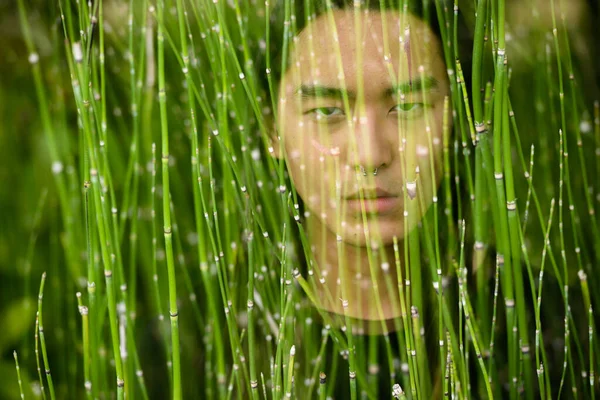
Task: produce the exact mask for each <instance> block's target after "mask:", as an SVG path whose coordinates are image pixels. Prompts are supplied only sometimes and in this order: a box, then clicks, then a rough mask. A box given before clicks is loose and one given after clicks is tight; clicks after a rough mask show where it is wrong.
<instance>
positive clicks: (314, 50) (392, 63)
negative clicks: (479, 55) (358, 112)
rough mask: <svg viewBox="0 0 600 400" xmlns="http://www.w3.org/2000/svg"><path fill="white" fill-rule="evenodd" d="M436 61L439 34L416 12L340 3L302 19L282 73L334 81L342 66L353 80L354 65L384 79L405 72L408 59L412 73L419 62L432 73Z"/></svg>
mask: <svg viewBox="0 0 600 400" xmlns="http://www.w3.org/2000/svg"><path fill="white" fill-rule="evenodd" d="M440 61H441V62H442V63H443V58H442V56H441V53H440V46H439V40H438V39H437V37H436V35H435V33H434V32H433V31H432V30H431V28H430V27H429V26H428V25H427V23H426V22H424V21H423V20H421V19H419V18H418V17H415V16H413V15H411V14H408V13H407V14H405V15H404V14H402V13H401V12H398V11H393V10H388V11H384V12H383V13H381V12H379V11H377V10H360V11H358V12H355V11H354V10H352V9H344V10H334V11H332V12H331V14H328V13H324V14H322V15H320V16H319V17H318V18H316V19H315V20H314V21H312V22H309V23H308V24H307V25H306V27H305V28H304V29H303V30H302V32H300V34H299V35H298V36H297V37H296V38H295V39H294V42H293V44H292V47H291V53H290V63H291V64H290V68H289V69H288V71H287V73H286V75H290V74H293V75H295V76H296V79H297V78H299V79H300V80H307V79H311V80H316V81H319V82H321V83H334V82H338V81H339V78H340V76H341V75H340V72H342V71H343V75H344V76H345V78H347V79H348V80H349V81H348V82H346V83H347V85H348V86H352V81H353V77H356V75H357V74H358V72H359V71H363V72H364V73H365V74H367V73H368V74H369V78H370V79H371V78H376V77H379V75H381V77H384V76H387V77H386V78H385V79H389V78H390V73H391V72H393V73H394V74H395V75H396V76H402V75H404V76H408V74H409V73H410V72H409V70H410V69H411V65H412V66H413V67H414V68H412V73H413V74H414V73H416V72H417V68H416V67H417V66H421V65H422V66H424V68H426V70H428V73H430V74H435V71H433V70H432V65H434V64H436V63H437V64H439V63H440ZM390 67H391V69H390ZM439 67H440V66H439V65H438V69H439ZM441 67H442V70H445V69H444V68H443V65H442V66H441ZM404 70H406V71H404ZM296 79H294V80H296Z"/></svg>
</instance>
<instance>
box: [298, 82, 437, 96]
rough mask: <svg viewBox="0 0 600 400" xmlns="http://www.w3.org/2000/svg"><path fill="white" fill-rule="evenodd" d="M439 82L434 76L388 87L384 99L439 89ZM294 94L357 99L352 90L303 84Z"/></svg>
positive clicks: (384, 92)
mask: <svg viewBox="0 0 600 400" xmlns="http://www.w3.org/2000/svg"><path fill="white" fill-rule="evenodd" d="M438 87H439V82H438V80H437V79H435V78H434V77H433V76H426V77H425V78H424V79H421V77H418V78H416V79H413V80H411V81H408V82H403V83H400V84H397V85H393V86H390V87H388V88H387V89H386V90H384V91H383V95H382V97H392V96H394V95H396V94H399V93H402V94H407V93H411V92H420V91H422V90H431V89H437V88H438ZM294 94H295V95H296V96H300V97H302V98H321V97H325V98H334V99H343V98H344V95H345V94H346V95H347V96H348V97H349V98H352V99H353V98H356V94H355V93H354V92H353V91H352V90H346V89H342V88H337V87H331V86H323V85H306V84H302V85H300V87H298V88H297V89H296V90H295V91H294Z"/></svg>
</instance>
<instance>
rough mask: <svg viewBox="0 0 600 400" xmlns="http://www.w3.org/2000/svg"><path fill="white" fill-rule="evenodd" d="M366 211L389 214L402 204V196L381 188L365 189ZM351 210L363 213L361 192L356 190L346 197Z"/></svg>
mask: <svg viewBox="0 0 600 400" xmlns="http://www.w3.org/2000/svg"><path fill="white" fill-rule="evenodd" d="M363 198H364V207H365V212H366V213H369V214H389V213H391V212H393V211H395V210H396V209H397V208H398V207H399V206H400V196H399V195H396V194H393V193H390V192H388V191H386V190H384V189H381V188H374V189H364V196H363ZM345 201H346V206H347V208H348V210H349V211H351V212H354V213H361V212H362V211H363V208H362V204H361V200H360V193H359V192H356V193H353V194H351V195H350V196H347V197H346V198H345Z"/></svg>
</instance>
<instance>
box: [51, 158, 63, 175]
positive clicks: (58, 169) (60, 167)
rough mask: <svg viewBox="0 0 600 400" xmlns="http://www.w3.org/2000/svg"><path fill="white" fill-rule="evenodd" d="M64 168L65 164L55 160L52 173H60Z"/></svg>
mask: <svg viewBox="0 0 600 400" xmlns="http://www.w3.org/2000/svg"><path fill="white" fill-rule="evenodd" d="M62 170H63V164H62V163H61V162H60V161H55V162H53V163H52V173H53V174H55V175H57V174H60V173H61V172H62Z"/></svg>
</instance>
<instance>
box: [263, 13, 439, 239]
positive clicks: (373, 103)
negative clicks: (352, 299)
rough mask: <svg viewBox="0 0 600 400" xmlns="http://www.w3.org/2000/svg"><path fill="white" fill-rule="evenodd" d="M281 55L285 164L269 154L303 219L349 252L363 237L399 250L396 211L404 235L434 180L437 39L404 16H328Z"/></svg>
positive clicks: (421, 209)
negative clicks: (284, 62) (282, 170)
mask: <svg viewBox="0 0 600 400" xmlns="http://www.w3.org/2000/svg"><path fill="white" fill-rule="evenodd" d="M330 17H331V18H333V21H334V24H332V23H331V18H330ZM336 38H337V40H336ZM290 45H291V46H292V47H291V51H290V63H289V65H290V67H289V68H288V70H287V71H286V73H285V74H284V76H283V77H282V80H281V85H280V89H279V102H278V110H279V113H278V122H277V127H278V134H279V135H280V139H281V140H282V141H283V151H284V153H285V154H281V152H280V151H279V143H278V142H277V141H276V142H275V143H274V145H273V147H274V149H275V155H276V156H278V157H283V156H285V158H286V160H287V165H288V168H289V171H290V174H291V177H292V180H293V182H294V185H295V187H296V190H297V191H298V193H299V195H300V196H301V198H302V199H303V201H304V203H305V205H306V209H307V210H308V211H309V212H310V216H309V218H313V219H316V222H318V223H320V224H323V225H325V226H326V227H327V229H329V230H330V231H331V232H333V233H335V234H336V235H339V236H338V237H339V238H341V240H343V241H344V242H346V243H348V244H353V245H357V246H364V245H365V244H366V243H367V242H366V236H365V230H368V232H370V240H377V239H380V243H381V244H383V245H389V244H391V243H392V241H393V238H394V236H396V237H397V238H398V239H399V240H401V239H402V238H403V237H404V236H405V232H404V230H405V229H404V218H405V211H407V212H410V213H412V214H411V215H410V217H408V223H409V225H408V227H409V230H410V229H411V228H412V227H413V226H414V225H415V224H416V222H418V220H419V219H420V218H421V217H422V215H423V214H424V212H425V211H426V210H427V208H429V206H430V205H431V203H432V201H433V197H434V196H435V193H436V190H437V187H438V185H439V182H440V178H441V176H440V175H441V174H440V170H441V168H440V165H441V159H442V121H443V114H444V97H445V96H447V95H448V94H449V85H448V80H447V75H446V67H445V63H444V59H443V56H442V49H441V45H440V43H439V40H438V38H437V37H436V36H435V35H434V33H433V32H432V31H431V29H430V28H429V27H428V26H427V24H426V23H425V22H423V21H421V20H420V19H418V18H416V17H413V16H411V15H408V14H407V15H406V17H404V16H403V15H401V14H399V13H397V12H396V13H395V12H391V11H386V12H384V13H383V14H381V13H379V12H376V11H369V12H365V11H360V12H358V13H357V14H356V15H355V13H354V11H353V10H336V11H334V12H333V13H332V14H331V15H328V14H323V15H321V16H319V17H318V18H317V19H316V20H314V21H312V22H310V23H309V24H308V25H307V26H306V28H305V29H304V30H303V31H302V32H301V33H300V34H299V35H298V36H297V37H296V38H295V40H294V41H293V42H291V44H290ZM344 93H345V94H347V99H348V101H347V102H345V101H344V95H343V94H344ZM416 171H418V173H417V172H416ZM365 175H366V176H365ZM433 175H435V178H433ZM415 184H416V186H415ZM361 190H364V192H363V193H364V201H361V200H360V195H359V193H360V192H361ZM365 228H367V229H365ZM377 241H379V240H377Z"/></svg>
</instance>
